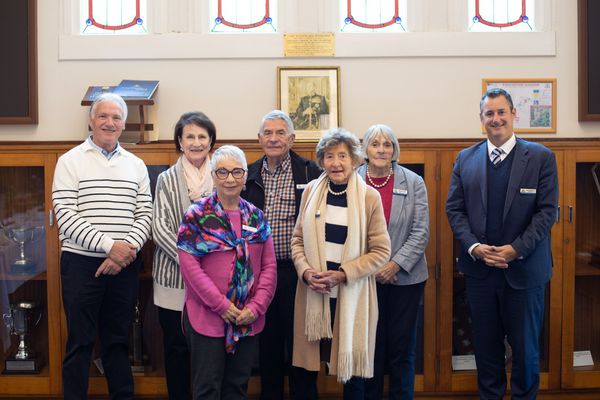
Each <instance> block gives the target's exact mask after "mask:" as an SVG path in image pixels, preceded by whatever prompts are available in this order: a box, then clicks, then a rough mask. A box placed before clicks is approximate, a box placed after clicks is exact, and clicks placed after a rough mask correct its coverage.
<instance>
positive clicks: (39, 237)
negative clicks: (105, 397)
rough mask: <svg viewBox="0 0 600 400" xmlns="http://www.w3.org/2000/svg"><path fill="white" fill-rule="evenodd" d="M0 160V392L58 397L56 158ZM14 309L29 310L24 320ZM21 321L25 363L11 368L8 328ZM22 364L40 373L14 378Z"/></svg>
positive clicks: (13, 341) (12, 343)
mask: <svg viewBox="0 0 600 400" xmlns="http://www.w3.org/2000/svg"><path fill="white" fill-rule="evenodd" d="M0 154H1V156H0V223H1V224H2V229H1V231H0V312H1V313H2V316H3V320H2V324H1V325H0V368H1V369H2V371H3V373H2V375H0V387H1V388H2V389H1V390H0V391H1V393H2V394H49V393H50V394H52V393H59V392H60V379H59V374H58V371H59V370H60V356H59V355H58V354H57V352H56V351H55V349H57V348H59V347H60V345H59V343H60V329H59V327H60V323H59V320H60V317H59V316H60V306H61V301H60V295H59V289H58V288H59V286H58V281H59V273H58V268H57V267H58V234H57V230H56V227H55V226H54V224H53V221H52V220H51V219H50V218H49V215H50V214H49V213H50V209H51V185H52V176H53V173H54V164H55V163H56V156H55V155H54V154H14V155H12V154H11V155H6V154H2V152H0ZM19 303H21V304H28V305H30V306H34V307H33V308H32V309H30V310H28V311H27V314H24V310H23V309H21V314H20V315H18V314H19V311H17V309H18V307H19V306H18V304H19ZM25 315H27V323H26V325H28V327H27V331H29V332H30V334H29V335H27V336H26V341H25V343H26V346H27V348H28V353H29V354H30V355H29V357H28V359H29V360H30V361H27V358H26V359H25V360H23V357H20V358H19V357H16V358H17V360H16V362H14V363H13V362H11V361H10V360H11V358H12V359H14V358H15V355H16V352H17V346H18V344H19V340H18V336H17V335H15V334H13V333H15V332H14V329H11V328H13V327H15V326H16V327H19V326H22V325H23V321H24V318H21V317H24V316H25ZM17 330H21V331H23V332H24V331H25V330H23V329H22V328H21V329H18V328H17ZM31 360H35V361H31ZM7 361H8V363H9V364H11V366H10V367H8V368H7V367H6V362H7ZM24 363H29V364H33V363H35V366H36V367H38V366H39V370H37V371H35V370H32V369H33V368H32V367H31V365H30V366H29V367H25V368H24V369H25V370H24V371H21V372H20V373H19V371H18V369H19V368H21V367H24Z"/></svg>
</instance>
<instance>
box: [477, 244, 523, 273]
mask: <svg viewBox="0 0 600 400" xmlns="http://www.w3.org/2000/svg"><path fill="white" fill-rule="evenodd" d="M471 253H472V254H473V256H474V257H476V258H478V259H480V260H482V261H483V262H484V263H485V264H486V265H487V266H488V267H493V268H500V269H506V268H508V263H509V262H511V261H512V260H514V259H515V258H517V252H516V250H515V249H514V248H513V247H512V246H511V245H510V244H506V245H504V246H488V245H487V244H478V245H477V246H475V248H474V249H473V251H472V252H471Z"/></svg>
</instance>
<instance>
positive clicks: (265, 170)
mask: <svg viewBox="0 0 600 400" xmlns="http://www.w3.org/2000/svg"><path fill="white" fill-rule="evenodd" d="M291 165H292V159H291V157H290V153H289V152H288V153H287V154H286V156H285V157H283V161H281V163H280V164H279V165H278V166H277V167H276V168H275V170H274V171H273V172H271V171H270V170H269V161H268V160H267V157H265V159H264V160H263V165H262V170H263V173H266V174H269V175H271V174H276V173H278V172H285V171H287V169H288V168H290V166H291Z"/></svg>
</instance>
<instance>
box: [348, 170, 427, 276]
mask: <svg viewBox="0 0 600 400" xmlns="http://www.w3.org/2000/svg"><path fill="white" fill-rule="evenodd" d="M357 172H358V174H359V175H360V176H362V177H363V179H365V180H366V172H367V164H363V165H361V166H360V167H358V170H357ZM388 233H389V234H390V240H391V242H392V252H391V254H392V257H391V260H393V261H395V262H396V263H397V264H398V265H400V271H398V273H397V274H396V278H397V280H396V282H395V283H394V285H397V286H404V285H412V284H415V283H420V282H423V281H425V280H426V279H427V277H428V276H429V274H428V271H427V261H426V259H425V249H426V247H427V243H428V242H429V207H428V205H427V189H426V188H425V182H423V178H421V177H420V176H419V175H417V174H415V173H414V172H412V171H411V170H409V169H406V168H404V167H401V166H400V165H398V164H396V163H394V194H393V195H392V210H391V212H390V222H389V225H388Z"/></svg>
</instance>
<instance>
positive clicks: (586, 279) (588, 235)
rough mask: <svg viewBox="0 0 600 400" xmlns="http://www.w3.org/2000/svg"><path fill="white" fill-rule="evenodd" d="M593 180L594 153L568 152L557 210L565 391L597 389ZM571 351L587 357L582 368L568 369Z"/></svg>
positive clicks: (597, 245) (598, 233)
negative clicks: (561, 257) (561, 248)
mask: <svg viewBox="0 0 600 400" xmlns="http://www.w3.org/2000/svg"><path fill="white" fill-rule="evenodd" d="M599 178H600V150H583V149H578V150H573V151H571V152H569V154H568V156H567V158H566V163H565V191H564V204H565V206H566V209H565V210H564V211H563V221H564V222H563V223H564V226H565V238H564V249H565V254H564V255H565V257H564V265H565V273H564V287H565V291H564V301H563V315H562V320H563V336H562V346H563V353H562V384H563V386H564V387H566V388H600V314H599V313H598V307H599V306H600V182H599ZM574 352H578V353H579V354H581V352H587V353H588V355H589V356H590V357H589V358H588V359H587V360H583V361H587V362H586V363H584V364H586V365H581V366H577V367H574V363H573V362H574ZM584 354H585V353H584ZM580 359H581V357H578V361H579V360H580Z"/></svg>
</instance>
